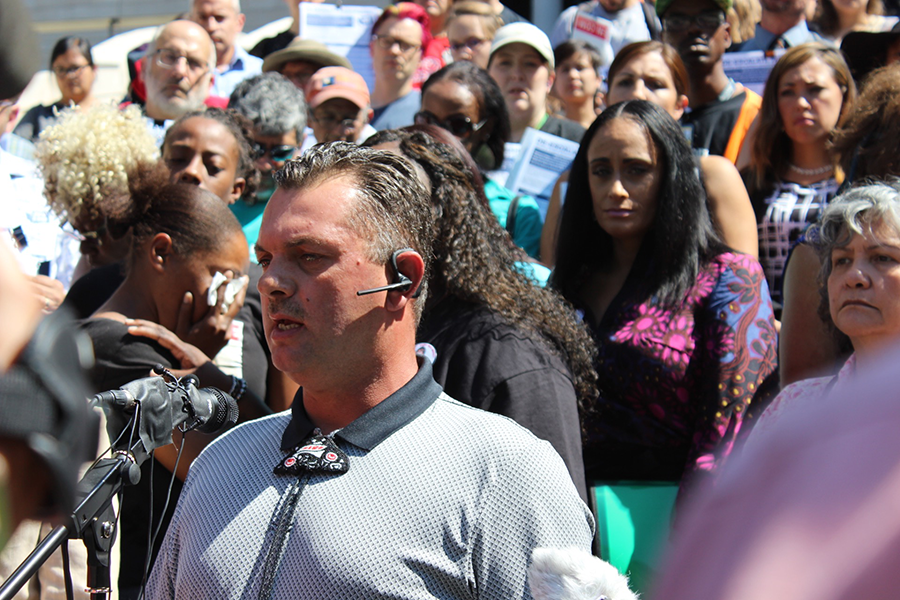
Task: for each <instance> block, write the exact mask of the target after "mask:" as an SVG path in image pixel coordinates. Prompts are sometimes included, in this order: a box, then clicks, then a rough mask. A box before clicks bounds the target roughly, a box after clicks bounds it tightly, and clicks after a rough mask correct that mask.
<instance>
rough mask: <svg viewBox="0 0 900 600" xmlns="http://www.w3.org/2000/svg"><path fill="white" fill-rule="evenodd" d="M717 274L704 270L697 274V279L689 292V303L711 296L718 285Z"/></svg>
mask: <svg viewBox="0 0 900 600" xmlns="http://www.w3.org/2000/svg"><path fill="white" fill-rule="evenodd" d="M716 275H717V274H716V273H712V272H709V271H702V272H701V273H700V274H699V275H698V276H697V281H696V282H695V283H694V285H693V286H692V287H691V291H690V292H688V298H687V299H688V303H691V302H699V301H700V300H703V299H704V298H706V297H707V296H709V295H710V294H711V293H712V291H713V288H715V287H716V279H717V277H716Z"/></svg>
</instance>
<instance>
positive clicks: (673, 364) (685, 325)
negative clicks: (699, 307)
mask: <svg viewBox="0 0 900 600" xmlns="http://www.w3.org/2000/svg"><path fill="white" fill-rule="evenodd" d="M692 326H693V319H689V318H688V317H687V316H685V315H679V316H678V317H676V318H675V319H674V320H673V321H672V322H671V323H669V327H668V328H667V330H666V332H665V333H664V334H663V338H662V342H663V344H665V345H664V347H663V348H662V352H661V353H660V359H661V360H662V361H663V363H665V364H666V366H668V367H669V368H676V369H679V370H683V369H686V368H687V364H688V362H689V361H690V355H691V354H692V353H693V351H694V340H693V338H692V337H691V333H690V332H691V329H692V328H693V327H692Z"/></svg>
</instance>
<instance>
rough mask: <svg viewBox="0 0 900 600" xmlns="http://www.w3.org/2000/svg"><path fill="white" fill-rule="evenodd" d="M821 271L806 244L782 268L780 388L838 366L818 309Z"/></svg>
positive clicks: (837, 355) (834, 344)
mask: <svg viewBox="0 0 900 600" xmlns="http://www.w3.org/2000/svg"><path fill="white" fill-rule="evenodd" d="M820 268H821V263H820V262H819V257H818V256H816V253H815V251H814V250H813V249H812V248H810V247H809V246H808V245H806V244H800V245H798V246H797V247H796V248H794V251H793V252H792V253H791V256H790V259H789V260H788V263H787V266H786V267H785V271H784V309H783V310H782V313H781V342H780V347H779V350H778V358H779V366H778V370H779V374H780V376H781V386H782V388H783V387H784V386H786V385H788V384H790V383H793V382H795V381H800V380H801V379H807V378H809V377H813V376H817V375H822V374H824V373H830V372H834V371H836V370H837V367H838V364H839V363H838V361H839V359H840V349H839V348H838V344H837V340H836V339H835V336H834V335H833V334H832V332H831V330H830V329H829V327H828V326H827V325H826V324H825V323H824V322H823V321H822V319H821V318H819V313H818V310H817V308H818V306H819V302H820V298H819V288H820V285H819V283H818V281H817V279H818V273H819V269H820Z"/></svg>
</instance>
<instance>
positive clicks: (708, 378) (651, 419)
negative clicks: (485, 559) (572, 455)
mask: <svg viewBox="0 0 900 600" xmlns="http://www.w3.org/2000/svg"><path fill="white" fill-rule="evenodd" d="M680 133H681V130H680V128H679V126H678V124H677V123H676V122H675V121H674V119H672V117H670V116H669V115H668V114H667V113H666V112H665V111H664V110H663V109H661V108H660V107H658V106H657V105H656V104H653V103H650V102H647V101H643V100H632V101H627V102H622V103H619V104H616V105H613V106H611V107H609V108H607V109H606V110H605V111H604V112H603V113H602V114H601V115H600V116H599V117H598V118H597V120H596V121H595V122H594V124H593V125H592V126H591V128H590V129H589V130H588V132H587V133H586V134H585V137H584V140H583V141H582V144H581V148H580V149H579V151H578V154H577V156H576V157H575V161H574V162H573V164H572V171H571V175H570V177H569V186H568V192H567V194H566V202H565V204H564V206H563V212H562V221H561V224H560V233H559V238H558V239H559V241H558V247H557V262H556V271H555V272H554V276H553V280H552V281H553V283H554V285H555V286H556V287H557V288H558V289H559V290H560V291H561V292H562V294H563V296H564V297H565V298H566V299H568V300H569V301H570V302H572V303H573V304H574V305H575V306H576V307H577V308H579V309H580V310H582V311H583V313H584V318H585V320H586V321H587V323H588V325H589V326H590V327H591V328H592V329H593V332H594V338H595V340H596V341H597V344H598V351H599V357H598V361H597V372H598V377H599V389H600V398H599V401H598V412H597V413H596V414H592V415H588V416H587V417H586V419H585V421H584V427H585V430H586V434H585V435H586V437H585V441H584V443H585V446H584V458H585V470H586V472H587V475H588V479H589V480H592V479H602V480H665V481H678V480H683V478H690V477H691V476H693V475H695V474H697V473H703V472H709V471H712V470H714V469H715V468H716V466H717V465H718V463H719V461H720V460H721V459H723V458H724V457H725V456H727V454H728V453H729V452H730V451H731V448H732V445H733V444H734V442H735V439H736V437H737V435H738V432H739V431H740V429H741V425H742V423H743V421H744V419H745V415H746V413H747V411H748V409H749V408H750V403H751V400H752V399H753V397H754V394H755V393H756V391H757V388H758V387H759V386H760V384H762V383H763V381H764V380H765V378H766V377H767V376H768V375H769V374H770V373H771V372H772V371H774V370H775V366H776V365H775V356H776V334H775V325H774V321H773V318H772V306H771V302H770V299H769V295H768V291H767V289H766V284H765V280H764V278H763V276H762V270H761V269H760V266H759V263H758V262H757V261H756V260H755V259H754V258H753V257H751V256H748V255H745V254H739V253H737V252H734V251H732V250H730V249H729V248H727V247H726V246H725V245H724V244H723V243H722V242H721V241H720V239H719V237H718V236H717V234H716V232H715V229H714V228H713V225H712V221H711V219H710V216H709V212H708V210H707V206H706V194H705V192H704V190H703V185H702V184H701V182H700V179H699V177H698V176H697V170H696V168H695V162H694V157H693V153H692V152H691V148H690V145H689V144H688V142H687V140H686V138H685V137H684V135H680Z"/></svg>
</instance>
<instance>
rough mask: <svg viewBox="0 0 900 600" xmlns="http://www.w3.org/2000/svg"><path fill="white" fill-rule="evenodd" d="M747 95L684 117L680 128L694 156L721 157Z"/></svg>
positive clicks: (689, 113) (716, 103) (704, 107)
mask: <svg viewBox="0 0 900 600" xmlns="http://www.w3.org/2000/svg"><path fill="white" fill-rule="evenodd" d="M746 98H747V92H746V91H744V92H741V93H740V94H735V95H734V96H732V97H731V98H730V99H728V100H725V101H724V102H718V101H717V102H710V103H708V104H704V105H703V106H700V107H697V108H696V109H694V110H692V111H690V112H687V113H685V114H684V116H682V117H681V126H682V127H683V128H684V130H685V133H686V134H688V139H690V140H691V147H692V148H693V149H694V153H695V154H697V155H699V156H707V155H709V154H712V155H715V156H722V155H724V154H725V149H726V148H727V147H728V140H729V139H731V131H732V130H733V129H734V126H735V123H737V120H738V117H739V116H740V114H741V107H743V105H744V100H745V99H746Z"/></svg>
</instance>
